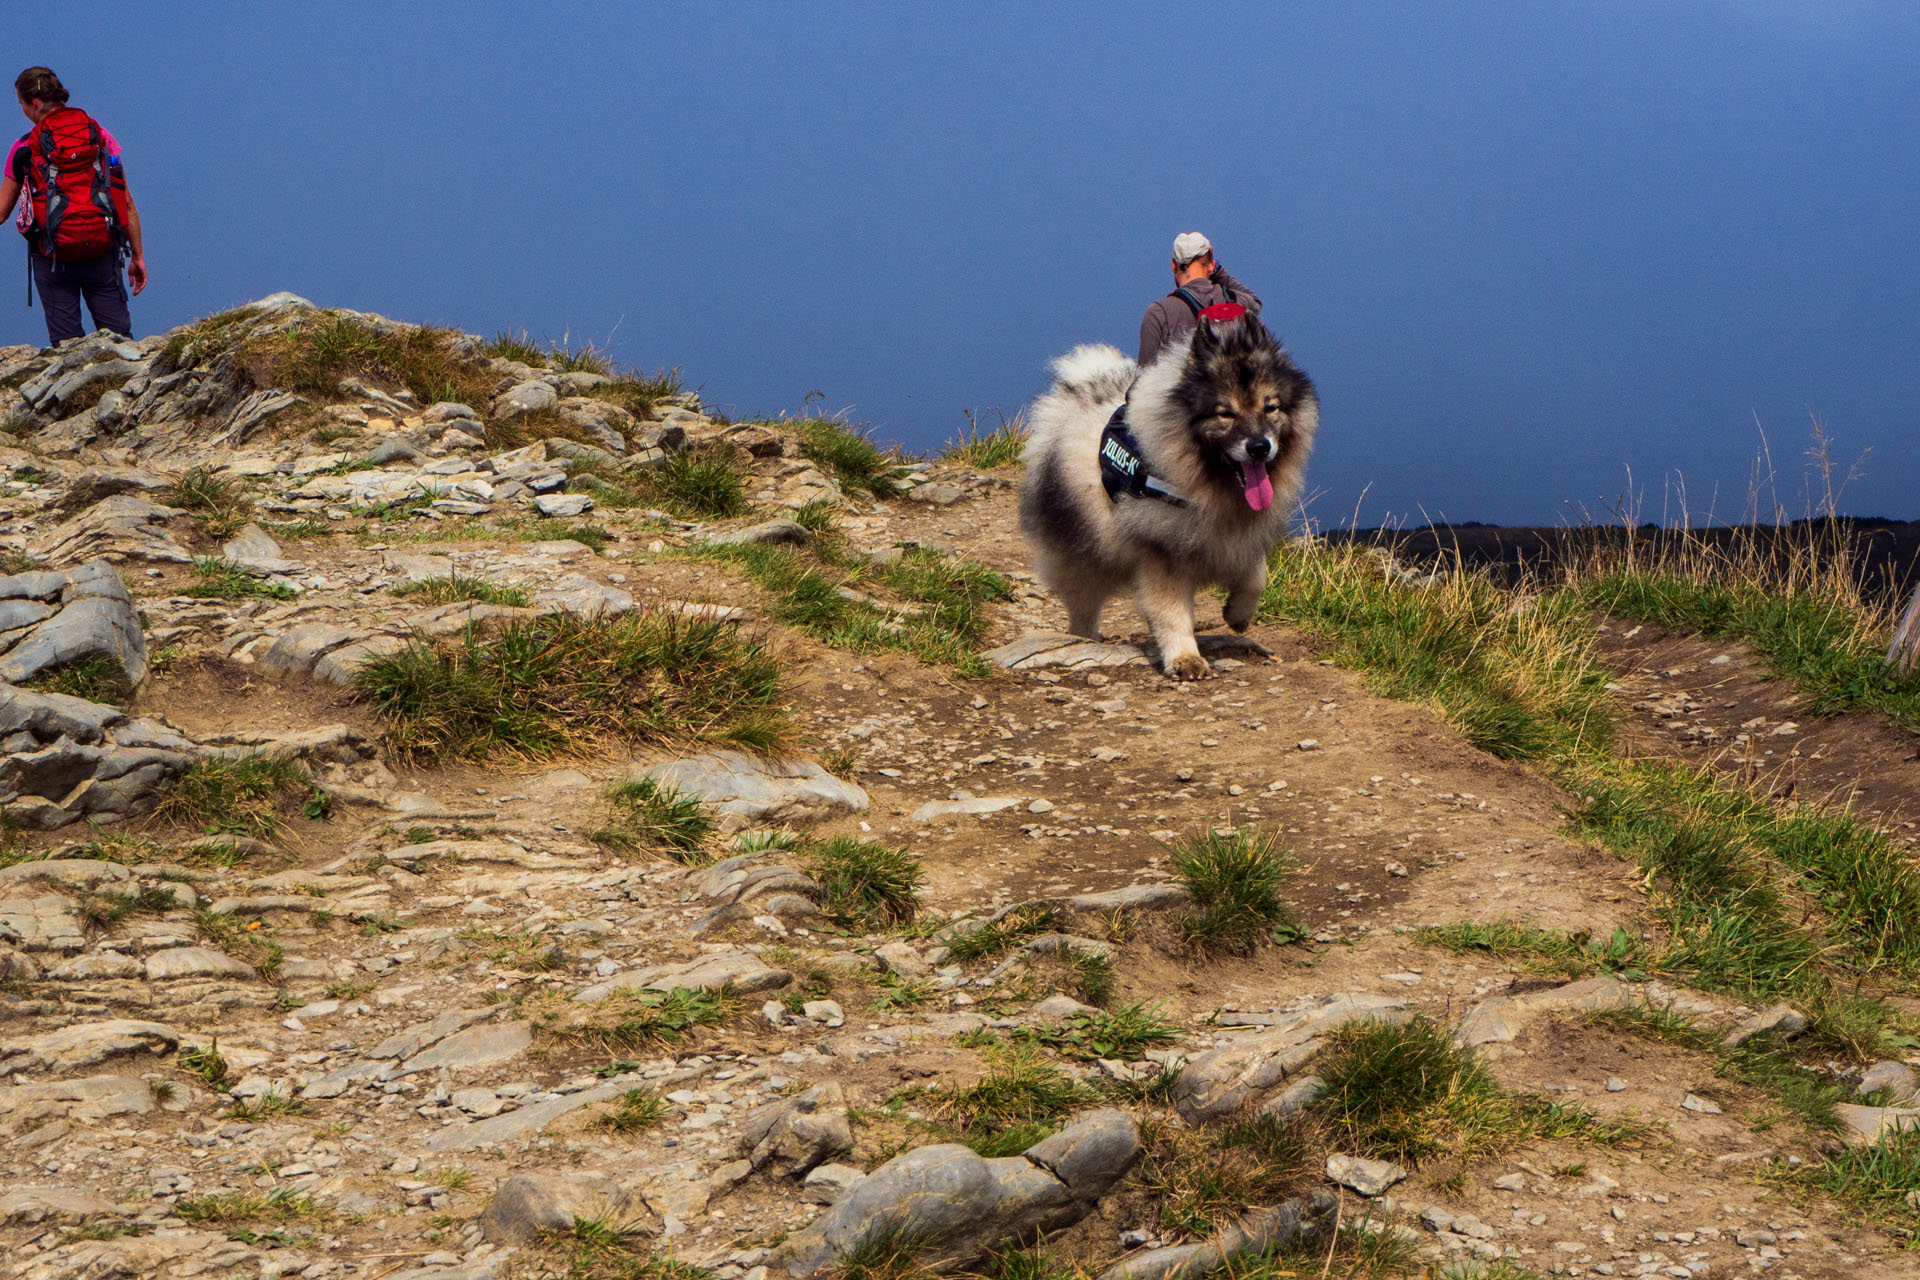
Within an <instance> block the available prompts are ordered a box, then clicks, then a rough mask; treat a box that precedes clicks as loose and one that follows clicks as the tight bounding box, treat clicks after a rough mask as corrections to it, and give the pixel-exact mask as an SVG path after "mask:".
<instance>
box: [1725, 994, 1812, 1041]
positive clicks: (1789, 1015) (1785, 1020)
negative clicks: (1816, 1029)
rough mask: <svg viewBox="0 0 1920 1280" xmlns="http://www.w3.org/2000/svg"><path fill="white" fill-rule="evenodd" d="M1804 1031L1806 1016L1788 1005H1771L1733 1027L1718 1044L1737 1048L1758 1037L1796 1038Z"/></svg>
mask: <svg viewBox="0 0 1920 1280" xmlns="http://www.w3.org/2000/svg"><path fill="white" fill-rule="evenodd" d="M1806 1029H1807V1015H1806V1014H1804V1013H1801V1012H1800V1011H1799V1010H1798V1009H1796V1008H1794V1007H1793V1006H1792V1005H1790V1004H1773V1005H1768V1006H1767V1007H1766V1008H1764V1009H1762V1010H1761V1011H1760V1012H1759V1013H1756V1014H1754V1015H1753V1016H1752V1017H1751V1018H1747V1019H1745V1020H1743V1021H1741V1022H1740V1023H1738V1024H1737V1025H1735V1026H1734V1027H1733V1028H1732V1029H1731V1030H1729V1031H1728V1032H1727V1034H1726V1035H1724V1036H1722V1037H1721V1040H1720V1043H1722V1044H1724V1045H1726V1046H1728V1047H1729V1048H1737V1047H1739V1046H1740V1045H1743V1044H1745V1043H1747V1041H1749V1040H1753V1039H1756V1038H1758V1037H1760V1036H1766V1035H1774V1036H1780V1037H1782V1038H1785V1037H1788V1036H1797V1035H1799V1034H1800V1033H1801V1032H1802V1031H1805V1030H1806Z"/></svg>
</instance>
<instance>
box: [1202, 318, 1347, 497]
mask: <svg viewBox="0 0 1920 1280" xmlns="http://www.w3.org/2000/svg"><path fill="white" fill-rule="evenodd" d="M1312 397H1313V384H1312V383H1311V382H1309V381H1308V380H1307V375H1306V374H1304V373H1302V372H1300V370H1299V369H1298V368H1297V367H1296V366H1295V365H1294V363H1293V361H1292V360H1290V359H1289V358H1288V357H1287V354H1286V353H1285V352H1284V351H1282V350H1281V349H1280V344H1279V343H1277V342H1275V341H1274V338H1273V335H1272V334H1271V333H1269V332H1267V327H1266V326H1265V325H1263V324H1261V323H1260V321H1259V320H1258V319H1256V318H1255V317H1253V316H1248V317H1247V318H1245V319H1244V320H1240V321H1236V322H1235V323H1233V324H1229V325H1223V326H1219V327H1217V328H1216V327H1215V326H1214V325H1213V324H1212V323H1211V322H1210V321H1206V320H1202V321H1201V322H1200V326H1199V328H1198V329H1196V330H1195V331H1194V335H1193V344H1192V346H1191V348H1190V349H1189V351H1188V354H1187V366H1186V369H1185V371H1184V372H1182V374H1181V376H1180V381H1179V382H1178V383H1177V384H1176V385H1175V386H1174V389H1173V399H1174V402H1175V403H1176V404H1178V405H1179V406H1180V407H1181V408H1182V409H1183V410H1185V411H1186V415H1187V423H1188V429H1189V431H1190V432H1191V433H1192V436H1193V441H1194V445H1195V447H1196V448H1197V449H1198V450H1199V451H1200V456H1201V457H1202V458H1203V459H1205V461H1206V467H1207V474H1208V475H1209V476H1210V477H1211V478H1213V479H1214V480H1215V481H1216V482H1217V483H1219V484H1220V485H1222V486H1225V487H1227V488H1230V489H1232V490H1233V491H1234V492H1236V493H1239V494H1241V495H1242V496H1243V497H1244V499H1245V500H1246V503H1247V506H1248V507H1250V508H1252V509H1253V510H1254V511H1265V510H1266V509H1267V508H1268V507H1269V506H1271V505H1272V504H1273V475H1274V472H1275V470H1276V469H1277V468H1279V467H1282V466H1285V465H1286V464H1287V463H1288V462H1290V461H1292V460H1293V459H1294V458H1295V457H1296V456H1297V455H1298V454H1299V452H1300V451H1301V450H1302V449H1303V448H1305V447H1306V445H1307V443H1308V442H1307V441H1306V440H1305V439H1304V438H1303V433H1302V431H1301V430H1300V426H1299V424H1298V423H1297V422H1296V421H1295V414H1296V411H1297V410H1298V409H1299V408H1300V407H1301V406H1302V404H1303V403H1305V402H1308V401H1311V399H1312Z"/></svg>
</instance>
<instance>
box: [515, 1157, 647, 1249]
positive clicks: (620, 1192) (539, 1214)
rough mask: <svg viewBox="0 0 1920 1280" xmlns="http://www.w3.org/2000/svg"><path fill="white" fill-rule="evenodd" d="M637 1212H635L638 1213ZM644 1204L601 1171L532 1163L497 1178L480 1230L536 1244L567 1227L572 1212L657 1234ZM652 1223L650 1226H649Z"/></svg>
mask: <svg viewBox="0 0 1920 1280" xmlns="http://www.w3.org/2000/svg"><path fill="white" fill-rule="evenodd" d="M636 1213H637V1214H638V1216H637V1217H636ZM650 1216H651V1215H649V1214H648V1212H647V1210H646V1208H645V1206H644V1205H638V1204H636V1203H635V1202H634V1200H633V1197H632V1195H631V1194H630V1193H629V1192H628V1191H627V1189H626V1188H625V1187H623V1186H621V1185H620V1184H619V1183H618V1182H615V1181H614V1180H613V1179H612V1178H609V1177H608V1176H607V1175H606V1174H604V1173H590V1172H587V1171H585V1170H580V1169H536V1170H529V1171H527V1172H525V1173H516V1174H514V1175H513V1176H512V1177H511V1178H508V1179H507V1180H506V1181H505V1182H503V1183H501V1184H500V1189H499V1190H498V1191H496V1192H494V1195H493V1203H491V1204H489V1205H488V1206H487V1208H486V1211H485V1212H483V1213H482V1214H481V1215H480V1218H479V1225H480V1234H481V1235H482V1236H484V1237H485V1238H486V1240H487V1241H488V1242H489V1243H491V1244H515V1245H528V1244H537V1243H539V1241H540V1237H541V1233H542V1232H546V1231H570V1230H572V1228H573V1220H574V1219H575V1218H597V1219H602V1220H605V1221H608V1222H612V1223H617V1224H619V1225H620V1226H622V1227H624V1228H627V1229H629V1230H635V1231H638V1232H640V1233H641V1234H645V1235H658V1234H659V1224H658V1223H657V1222H653V1223H649V1222H648V1221H647V1219H648V1218H649V1217H650ZM649 1228H651V1229H649Z"/></svg>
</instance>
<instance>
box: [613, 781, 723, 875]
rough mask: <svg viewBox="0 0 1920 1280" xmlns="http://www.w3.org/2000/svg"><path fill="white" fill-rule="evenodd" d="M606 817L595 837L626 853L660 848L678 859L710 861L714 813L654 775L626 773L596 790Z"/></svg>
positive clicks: (681, 860) (700, 862)
mask: <svg viewBox="0 0 1920 1280" xmlns="http://www.w3.org/2000/svg"><path fill="white" fill-rule="evenodd" d="M600 799H601V802H602V803H603V804H604V805H605V807H606V811H607V820H606V822H605V824H604V825H602V826H600V827H599V828H597V829H596V830H595V831H594V833H593V838H594V839H595V840H598V841H599V842H600V843H601V844H604V845H607V846H609V847H610V848H614V849H620V850H624V851H626V852H629V853H632V852H638V851H641V850H662V851H664V852H666V853H667V854H668V855H669V856H670V857H672V858H674V859H675V860H676V861H679V862H684V863H686V864H688V865H689V866H697V865H701V864H704V863H706V862H709V861H711V859H710V858H709V857H707V856H706V852H705V851H706V844H707V840H708V838H709V837H710V836H711V835H712V834H713V829H714V823H713V816H712V815H711V814H710V813H708V812H707V809H706V806H705V805H703V804H701V803H700V801H699V800H698V799H696V798H695V797H693V796H683V795H681V794H680V793H679V792H677V791H675V790H674V789H673V788H672V787H663V786H661V785H660V784H659V783H657V782H655V781H654V780H653V779H652V778H628V779H626V780H625V781H623V782H616V783H614V784H613V785H612V786H610V787H608V788H607V789H606V790H605V791H603V792H601V793H600Z"/></svg>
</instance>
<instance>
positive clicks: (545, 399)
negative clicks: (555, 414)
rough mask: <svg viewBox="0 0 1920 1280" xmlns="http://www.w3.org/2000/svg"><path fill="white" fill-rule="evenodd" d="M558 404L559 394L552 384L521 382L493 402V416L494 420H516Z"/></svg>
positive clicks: (536, 381)
mask: <svg viewBox="0 0 1920 1280" xmlns="http://www.w3.org/2000/svg"><path fill="white" fill-rule="evenodd" d="M559 403H560V393H559V392H558V391H555V390H554V388H553V384H551V383H548V382H541V381H538V380H535V381H533V382H522V383H520V384H519V385H518V386H515V387H510V388H509V389H508V390H507V391H506V392H505V393H503V394H502V395H500V396H499V397H498V398H496V399H495V400H494V402H493V416H494V417H496V418H502V419H505V418H518V417H520V416H522V415H524V414H529V413H539V412H540V411H541V410H543V409H551V408H553V407H554V406H555V405H557V404H559Z"/></svg>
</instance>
